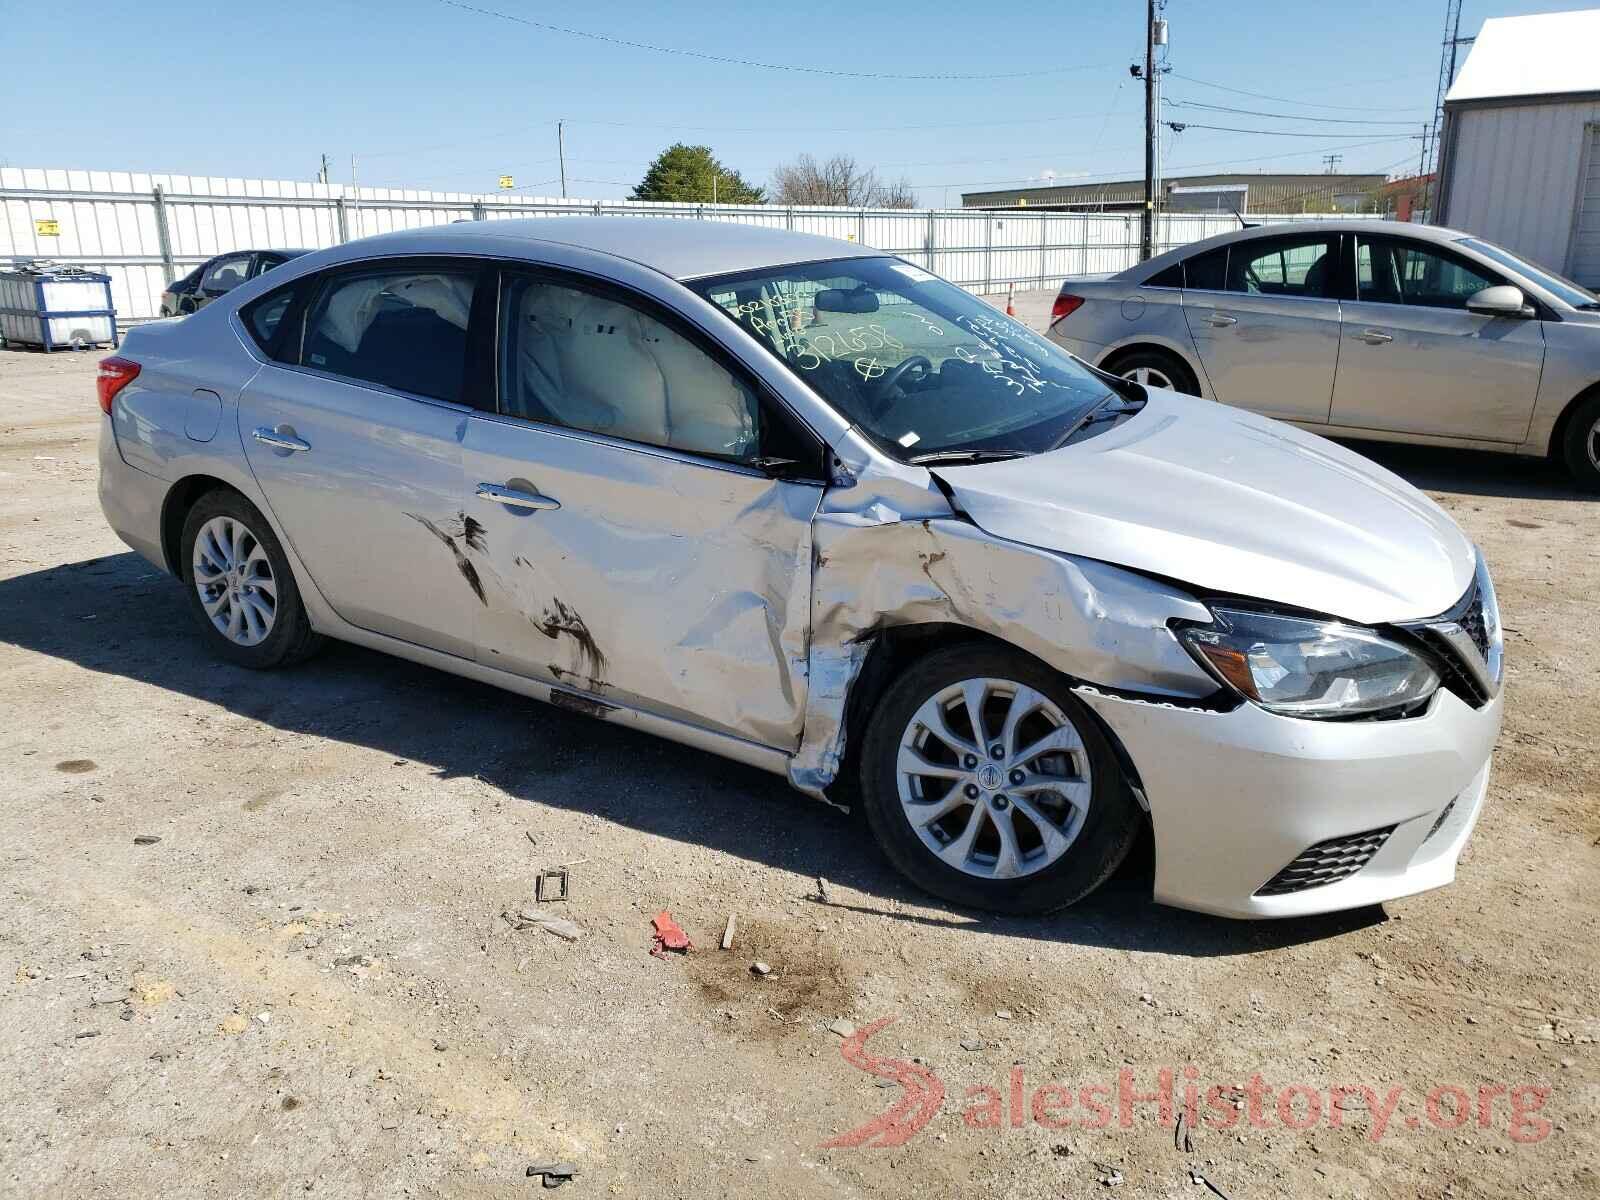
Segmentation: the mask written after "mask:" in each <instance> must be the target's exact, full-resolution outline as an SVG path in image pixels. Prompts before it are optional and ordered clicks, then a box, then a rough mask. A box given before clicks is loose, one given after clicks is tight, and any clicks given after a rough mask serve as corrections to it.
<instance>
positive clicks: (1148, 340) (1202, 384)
mask: <svg viewBox="0 0 1600 1200" xmlns="http://www.w3.org/2000/svg"><path fill="white" fill-rule="evenodd" d="M1141 353H1143V354H1160V355H1164V356H1165V357H1168V358H1172V359H1176V360H1177V362H1178V364H1179V365H1180V366H1182V367H1183V369H1184V370H1185V371H1187V372H1188V374H1189V378H1190V380H1191V381H1193V383H1194V386H1195V392H1196V394H1197V395H1205V394H1206V377H1205V373H1204V372H1203V371H1202V370H1201V369H1200V363H1199V361H1198V360H1196V359H1195V358H1194V357H1193V356H1192V355H1191V354H1189V353H1188V351H1186V350H1184V349H1183V348H1182V347H1181V346H1175V345H1173V344H1172V343H1170V342H1169V341H1167V340H1166V339H1165V338H1152V337H1136V338H1134V339H1132V340H1130V341H1126V342H1121V343H1118V344H1117V345H1115V346H1111V347H1109V348H1108V349H1107V350H1106V352H1105V353H1104V354H1102V355H1101V356H1100V360H1099V362H1097V363H1096V364H1095V365H1096V366H1098V367H1099V368H1100V369H1101V370H1102V371H1107V372H1110V373H1111V374H1113V375H1115V374H1117V373H1118V371H1117V364H1118V363H1120V362H1121V361H1122V360H1123V359H1126V358H1130V357H1132V356H1133V355H1135V354H1141Z"/></svg>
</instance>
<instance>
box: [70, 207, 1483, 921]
mask: <svg viewBox="0 0 1600 1200" xmlns="http://www.w3.org/2000/svg"><path fill="white" fill-rule="evenodd" d="M99 393H100V404H101V408H102V409H103V410H104V412H105V414H106V415H105V420H104V422H103V424H102V430H101V441H100V469H101V476H100V499H101V505H102V508H103V509H104V511H105V514H106V517H107V519H108V520H109V521H110V523H111V525H112V527H113V528H114V529H115V530H116V531H117V533H118V534H119V535H121V536H122V538H123V539H124V540H126V541H127V542H128V543H129V544H130V545H131V546H133V547H134V548H135V549H136V550H138V551H139V552H140V553H142V554H144V555H145V556H146V557H148V558H149V559H150V560H151V561H153V562H155V563H157V564H159V565H160V566H162V567H163V568H165V569H166V570H168V571H169V572H171V573H172V574H173V575H175V576H177V577H178V579H179V580H180V581H181V582H182V592H183V595H184V596H185V597H186V599H187V603H188V605H189V608H190V610H191V612H192V614H193V617H194V623H195V628H196V630H197V632H198V635H199V636H200V637H201V638H202V639H204V641H205V643H206V644H207V645H208V647H209V648H210V649H211V650H213V651H214V652H215V653H216V654H218V655H219V656H220V657H222V658H224V659H226V660H228V661H229V662H232V663H234V664H237V665H239V666H243V667H249V668H266V667H276V666H284V665H288V664H290V663H293V662H294V661H296V660H298V659H301V658H304V657H306V656H307V655H309V654H310V653H312V652H313V651H314V650H315V649H316V648H317V646H318V644H319V643H320V642H321V641H322V640H323V639H325V638H329V637H332V638H339V639H341V640H344V641H349V642H353V643H356V644H359V645H364V646H368V647H372V648H374V649H378V650H382V651H385V652H387V653H390V654H395V655H399V656H401V657H404V658H407V659H411V660H413V661H416V662H420V663H425V664H428V665H431V666H434V667H437V668H439V669H441V670H445V671H450V672H454V673H456V674H459V675H464V676H467V677H470V678H473V679H477V680H481V681H483V682H486V683H491V684H494V685H497V686H499V687H503V688H506V689H508V690H510V691H513V692H517V693H520V694H523V695H527V696H532V697H535V698H537V699H540V700H546V701H548V702H550V703H551V704H554V705H556V706H558V707H561V708H565V709H567V710H569V711H571V712H577V713H581V714H585V715H587V716H591V717H595V718H598V719H601V720H605V721H609V722H611V723H613V724H618V725H624V726H629V727H632V728H636V729H642V730H646V731H649V732H652V733H656V734H660V735H663V736H666V737H670V738H674V739H676V740H678V741H680V742H684V743H687V744H689V745H691V746H695V747H698V748H700V749H703V750H706V751H709V752H712V753H716V754H721V755H725V756H727V757H730V758H734V759H737V760H739V761H742V762H745V763H749V764H752V765H754V766H757V767H761V768H763V769H766V770H769V771H772V772H775V773H777V774H780V775H783V776H786V777H787V778H788V779H789V780H790V782H792V783H793V784H794V786H795V787H797V788H798V789H800V790H801V791H803V792H806V793H808V794H810V795H812V796H816V797H818V798H823V799H829V800H832V801H835V802H838V803H844V804H848V805H851V806H852V807H854V806H859V807H860V808H861V809H862V811H863V812H864V814H865V817H866V826H867V828H868V829H870V830H871V831H872V833H873V834H874V835H876V837H877V839H878V841H879V843H880V844H881V845H882V847H883V849H884V851H885V853H886V855H887V856H888V858H889V859H890V861H892V862H893V863H894V864H895V865H896V866H897V867H899V868H900V869H901V870H902V871H904V872H905V873H906V874H907V875H908V876H910V877H911V878H912V879H914V880H915V881H917V882H918V883H920V884H921V885H922V886H924V887H925V888H927V889H928V890H929V891H932V892H934V893H936V894H938V895H940V896H943V897H945V898H947V899H949V900H952V901H955V902H957V903H960V904H963V905H971V906H975V907H987V908H992V909H997V910H1002V911H1008V912H1026V911H1039V910H1046V909H1052V908H1058V907H1060V906H1062V905H1065V904H1068V903H1071V902H1072V901H1073V900H1076V899H1077V898H1078V897H1080V896H1083V895H1085V894H1086V893H1088V892H1089V891H1091V890H1092V889H1093V888H1094V887H1095V886H1096V885H1098V884H1099V883H1100V882H1101V881H1102V880H1104V879H1105V878H1106V877H1107V876H1108V875H1109V874H1110V873H1111V872H1112V871H1113V870H1115V869H1116V866H1117V864H1118V862H1119V861H1120V860H1121V859H1122V858H1123V856H1124V855H1126V854H1127V853H1128V850H1129V847H1130V846H1131V845H1132V844H1133V842H1134V840H1135V839H1136V838H1137V837H1138V836H1139V835H1140V832H1141V831H1142V830H1143V829H1145V828H1146V827H1147V825H1148V826H1151V827H1153V829H1154V836H1155V843H1156V877H1155V893H1156V895H1157V897H1158V898H1159V899H1162V900H1165V901H1168V902H1171V903H1173V904H1180V905H1185V906H1188V907H1193V908H1200V909H1206V910H1209V911H1212V912H1219V913H1229V914H1233V915H1237V916H1252V917H1274V916H1275V917H1282V916H1293V915H1298V914H1303V913H1308V912H1318V911H1325V910H1329V909H1336V908H1345V907H1350V906H1355V905H1365V904H1372V903H1375V902H1377V901H1380V900H1385V899H1389V898H1392V897H1395V896H1400V895H1407V894H1410V893H1412V892H1417V891H1420V890H1423V889H1425V888H1431V887H1438V886H1440V885H1442V884H1445V883H1448V882H1449V881H1450V879H1451V878H1453V877H1454V874H1455V869H1456V862H1457V859H1458V857H1459V855H1460V853H1461V850H1462V847H1463V846H1464V845H1465V843H1466V840H1467V838H1468V836H1469V835H1470V834H1471V831H1472V828H1473V825H1474V823H1475V822H1476V820H1477V816H1478V813H1479V811H1480V809H1481V807H1482V804H1483V800H1484V796H1485V794H1486V790H1487V787H1488V779H1489V760H1490V755H1491V752H1492V750H1493V747H1494V743H1495V737H1496V735H1497V733H1498V730H1499V727H1500V713H1501V703H1502V698H1501V691H1500V683H1501V675H1502V671H1501V653H1502V642H1501V637H1500V631H1499V621H1498V616H1497V609H1496V606H1495V600H1494V590H1493V587H1492V585H1491V584H1490V581H1489V574H1488V570H1487V568H1486V566H1485V565H1484V563H1483V561H1482V559H1481V557H1480V556H1479V555H1478V553H1477V552H1476V550H1475V548H1474V547H1473V545H1472V543H1471V542H1470V541H1469V540H1468V539H1467V538H1466V537H1465V536H1464V535H1463V534H1462V532H1461V530H1460V529H1459V528H1458V527H1457V526H1456V524H1455V523H1454V522H1453V521H1452V520H1451V519H1450V517H1449V516H1448V515H1447V514H1446V513H1444V512H1443V511H1442V510H1441V509H1440V508H1439V507H1438V506H1436V505H1435V504H1433V503H1432V502H1431V501H1430V500H1428V499H1427V497H1425V496H1423V495H1422V494H1420V493H1419V492H1417V491H1416V490H1415V489H1413V488H1411V487H1410V486H1408V485H1407V484H1406V483H1405V482H1404V481H1403V480H1400V479H1398V478H1396V477H1395V476H1393V475H1391V474H1389V473H1388V472H1387V471H1384V470H1382V469H1381V468H1379V467H1376V466H1374V465H1373V464H1372V463H1370V462H1367V461H1366V460H1364V459H1362V458H1361V457H1359V456H1358V455H1356V454H1354V453H1352V452H1350V451H1348V450H1345V449H1343V448H1341V447H1339V446H1336V445H1333V444H1332V443H1329V442H1326V441H1324V440H1322V439H1321V438H1317V437H1315V436H1313V435H1311V434H1307V433H1303V432H1300V431H1299V430H1295V429H1291V428H1289V427H1287V426H1285V425H1282V424H1279V423H1277V422H1273V421H1269V420H1266V419H1263V418H1261V417H1257V416H1254V415H1252V414H1249V413H1242V412H1237V411H1232V410H1229V409H1226V408H1222V407H1220V406H1218V405H1215V404H1209V403H1206V402H1204V401H1199V400H1194V399H1192V398H1190V397H1187V396H1179V395H1175V394H1173V393H1172V392H1169V391H1162V390H1160V389H1156V388H1145V387H1142V386H1140V385H1138V384H1133V383H1127V382H1125V381H1123V380H1120V379H1117V378H1115V377H1112V376H1107V375H1103V374H1099V373H1096V372H1092V371H1090V370H1089V369H1088V368H1086V367H1084V366H1083V364H1082V363H1080V362H1078V361H1076V360H1075V359H1073V358H1072V357H1071V356H1070V355H1067V354H1064V353H1062V352H1061V351H1060V350H1059V349H1058V348H1056V347H1055V346H1052V345H1051V344H1050V343H1049V342H1048V341H1046V340H1045V339H1043V338H1042V337H1040V336H1038V335H1037V334H1035V333H1033V332H1031V331H1030V330H1028V329H1027V328H1026V327H1024V326H1022V325H1020V324H1018V323H1017V322H1015V321H1012V320H1010V319H1009V318H1007V317H1006V316H1004V315H1003V314H1001V313H998V312H996V311H995V310H994V309H993V308H991V307H990V306H989V305H988V304H986V303H984V302H983V301H982V300H980V299H978V298H976V297H974V296H972V295H970V294H968V293H967V292H964V291H962V290H961V289H960V288H957V287H955V286H954V285H952V284H950V283H947V282H945V281H944V280H941V279H938V278H936V277H935V276H933V275H931V274H929V273H928V272H927V271H924V270H922V269H921V268H919V267H917V266H915V265H913V264H911V263H909V262H906V261H903V260H901V259H897V258H891V257H888V256H885V255H883V254H880V253H878V252H876V251H871V250H868V249H866V248H864V247H861V246H856V245H851V244H849V243H844V242H836V241H831V240H828V239H824V238H815V237H809V236H806V235H799V234H791V233H784V232H781V231H777V230H767V229H759V228H754V227H747V226H738V225H724V224H711V223H700V222H690V221H652V220H645V219H643V218H637V217H630V218H609V219H607V218H573V219H561V220H554V219H545V220H533V221H521V222H519V221H492V222H476V223H470V224H462V225H451V226H445V227H440V228H436V229H431V230H417V231H411V232H405V233H397V234H392V235H387V236H385V237H380V238H372V239H368V240H365V241H360V242H352V243H350V244H349V245H345V246H340V247H337V248H335V249H330V250H323V251H319V252H317V253H315V254H308V255H306V256H304V257H303V258H298V259H296V260H294V261H293V262H291V263H288V264H286V265H285V266H283V267H280V268H278V269H277V270H275V271H273V272H272V273H271V274H270V275H266V276H263V277H261V278H259V279H254V280H250V281H249V282H247V283H244V284H241V285H240V286H239V287H238V288H236V289H234V290H232V291H230V292H229V293H228V294H227V295H226V296H225V297H223V298H221V299H219V300H218V301H217V302H216V303H214V304H211V305H208V306H207V307H206V308H204V309H202V310H201V311H200V312H198V313H196V314H195V315H194V316H191V317H186V318H184V319H183V320H181V321H158V322H153V323H151V324H149V325H146V326H142V327H140V328H138V329H136V330H134V331H133V332H132V333H130V334H129V336H128V339H127V342H126V344H125V349H124V350H123V352H122V354H120V355H118V356H116V357H113V358H110V359H107V360H105V361H104V362H103V363H102V365H101V377H100V381H99ZM174 598H175V599H176V598H177V597H176V596H175V597H174ZM817 867H818V868H822V867H823V864H821V863H819V864H817Z"/></svg>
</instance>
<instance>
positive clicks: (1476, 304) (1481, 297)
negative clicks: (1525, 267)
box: [1467, 283, 1533, 317]
mask: <svg viewBox="0 0 1600 1200" xmlns="http://www.w3.org/2000/svg"><path fill="white" fill-rule="evenodd" d="M1467 311H1468V312H1475V313H1477V314H1479V315H1480V316H1485V317H1531V316H1533V305H1531V304H1529V303H1528V298H1527V297H1526V296H1524V295H1523V294H1522V289H1521V288H1519V287H1512V286H1511V285H1510V284H1509V283H1502V284H1500V285H1498V286H1496V287H1486V288H1484V289H1483V290H1482V291H1481V292H1474V293H1472V295H1470V296H1468V297H1467Z"/></svg>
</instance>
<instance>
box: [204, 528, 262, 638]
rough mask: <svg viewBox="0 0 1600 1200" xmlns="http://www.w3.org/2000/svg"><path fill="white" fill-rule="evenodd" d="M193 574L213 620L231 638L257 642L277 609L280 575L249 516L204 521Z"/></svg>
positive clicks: (207, 614)
mask: <svg viewBox="0 0 1600 1200" xmlns="http://www.w3.org/2000/svg"><path fill="white" fill-rule="evenodd" d="M190 566H191V578H192V579H193V581H194V588H195V591H197V592H198V593H199V594H200V604H201V606H202V607H203V608H204V609H205V611H206V616H208V617H209V618H210V619H211V624H212V625H214V626H215V627H216V629H217V632H218V633H220V634H222V636H223V637H225V638H227V639H228V640H229V641H230V642H234V643H235V644H237V645H240V646H257V645H260V644H261V643H262V642H264V641H266V639H267V638H268V637H269V636H270V635H271V633H272V627H273V624H274V623H275V622H276V620H277V615H278V581H277V579H276V577H275V576H274V575H273V572H272V561H271V559H269V558H268V557H267V550H266V547H265V546H263V545H262V544H261V541H260V539H259V538H257V537H256V535H255V534H253V533H252V532H250V530H249V528H248V527H246V525H245V524H244V522H242V521H239V520H237V519H236V518H234V517H212V518H211V520H209V521H207V522H206V523H205V524H204V525H202V526H201V527H200V532H199V533H198V534H197V535H196V536H195V539H194V553H193V555H192V557H191V560H190Z"/></svg>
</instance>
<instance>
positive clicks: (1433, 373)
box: [1049, 221, 1600, 491]
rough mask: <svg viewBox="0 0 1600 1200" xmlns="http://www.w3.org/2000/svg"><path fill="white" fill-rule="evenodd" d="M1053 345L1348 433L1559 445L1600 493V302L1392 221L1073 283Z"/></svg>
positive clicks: (1059, 305) (1252, 236) (1341, 225)
mask: <svg viewBox="0 0 1600 1200" xmlns="http://www.w3.org/2000/svg"><path fill="white" fill-rule="evenodd" d="M1049 337H1050V339H1051V340H1052V341H1053V342H1055V343H1056V344H1057V345H1058V346H1061V347H1063V348H1064V349H1066V350H1068V351H1070V352H1072V353H1073V354H1076V355H1077V356H1078V357H1079V358H1081V359H1083V360H1084V361H1085V362H1088V363H1092V364H1094V365H1096V366H1099V367H1101V368H1102V369H1104V370H1106V371H1110V372H1112V373H1113V374H1116V375H1121V376H1123V377H1125V378H1128V379H1134V380H1138V381H1141V382H1144V383H1149V384H1151V385H1153V386H1157V387H1170V388H1174V389H1176V390H1178V391H1181V392H1188V393H1190V394H1191V395H1196V396H1204V397H1207V398H1208V399H1212V400H1218V401H1221V402H1222V403H1223V404H1229V405H1233V406H1235V407H1238V408H1247V409H1250V410H1251V411H1252V412H1258V413H1262V414H1263V415H1265V416H1269V417H1277V418H1279V419H1280V420H1284V421H1292V422H1294V423H1295V424H1296V425H1298V426H1300V427H1301V428H1302V429H1310V430H1314V431H1316V432H1318V433H1323V434H1328V435H1331V436H1340V437H1352V438H1370V439H1375V440H1381V441H1399V442H1418V443H1423V444H1428V445H1440V446H1461V447H1470V448H1472V449H1476V450H1498V451H1502V452H1506V453H1511V454H1524V455H1539V456H1545V455H1548V456H1550V457H1551V458H1554V459H1555V460H1557V461H1559V462H1563V463H1565V465H1566V466H1567V469H1568V470H1569V471H1570V472H1571V473H1572V476H1573V478H1574V479H1575V480H1577V481H1578V482H1579V483H1580V484H1582V485H1583V486H1584V487H1587V488H1591V489H1594V490H1597V491H1600V299H1597V298H1596V297H1595V295H1594V294H1593V293H1592V292H1589V291H1587V290H1586V289H1584V288H1581V287H1579V286H1578V285H1577V284H1575V283H1572V282H1571V281H1569V280H1566V279H1562V278H1560V277H1558V276H1556V275H1552V274H1551V273H1550V272H1548V271H1544V270H1541V269H1540V268H1538V267H1536V266H1533V265H1532V264H1530V263H1527V262H1524V261H1523V260H1522V259H1520V258H1518V257H1517V256H1516V255H1514V254H1512V253H1511V252H1510V251H1509V250H1506V249H1504V248H1503V247H1500V246H1496V245H1493V244H1491V243H1489V242H1485V241H1483V240H1481V239H1479V238H1475V237H1471V236H1469V235H1468V234H1464V233H1459V232H1456V231H1455V230H1451V229H1438V228H1434V227H1430V226H1421V225H1407V224H1400V223H1396V222H1392V221H1323V222H1308V223H1305V224H1299V223H1297V224H1291V225H1271V226H1259V227H1256V228H1252V229H1243V230H1239V231H1238V232H1235V233H1227V234H1222V235H1221V236H1219V237H1214V238H1208V239H1207V240H1205V241H1202V242H1196V243H1194V244H1193V245H1189V246H1184V247H1181V248H1180V249H1177V250H1173V251H1170V252H1168V253H1166V254H1163V255H1160V256H1159V257H1157V258H1152V259H1150V260H1149V261H1148V262H1144V263H1141V264H1140V265H1138V266H1137V267H1131V268H1129V269H1128V270H1126V271H1122V272H1120V273H1119V274H1116V275H1111V276H1109V277H1095V278H1082V279H1069V280H1068V281H1067V282H1066V283H1065V284H1064V285H1063V286H1062V288H1061V294H1060V296H1059V297H1058V298H1057V299H1056V303H1055V307H1054V310H1053V312H1052V315H1051V323H1050V330H1049Z"/></svg>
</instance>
